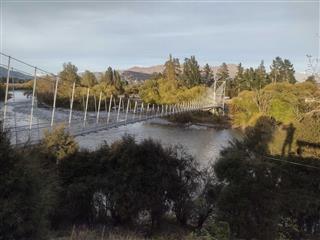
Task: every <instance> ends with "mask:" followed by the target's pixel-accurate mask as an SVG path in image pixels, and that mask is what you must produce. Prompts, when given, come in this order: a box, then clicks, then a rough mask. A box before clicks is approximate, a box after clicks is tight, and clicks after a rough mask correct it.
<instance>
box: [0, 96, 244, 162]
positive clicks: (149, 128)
mask: <svg viewBox="0 0 320 240" xmlns="http://www.w3.org/2000/svg"><path fill="white" fill-rule="evenodd" d="M30 106H31V100H30V98H28V97H26V96H25V95H24V94H23V91H16V92H15V96H14V98H11V99H10V101H9V106H8V112H7V119H8V125H9V126H11V127H12V126H14V125H16V126H21V125H26V124H28V123H29V121H30V120H29V119H30ZM0 107H1V111H2V110H3V103H2V104H1V106H0ZM81 114H82V113H81V112H77V111H75V113H74V116H75V118H81V117H82V115H81ZM92 114H93V115H94V113H92ZM67 116H68V110H66V109H59V108H58V109H57V111H56V119H58V120H61V119H66V118H67ZM50 117H51V111H50V109H47V108H38V109H36V110H35V113H34V118H33V121H34V123H38V124H43V123H48V122H49V121H50ZM14 119H16V121H14ZM125 134H129V135H133V136H134V137H135V139H136V140H137V141H141V140H143V139H146V138H152V139H156V140H158V141H160V142H161V144H162V145H164V146H170V145H177V144H178V145H182V146H183V147H184V148H185V149H186V150H187V151H188V152H189V153H190V154H192V155H193V156H194V157H195V158H196V159H197V160H198V161H199V162H200V164H201V165H207V164H208V163H209V162H212V161H215V160H216V159H217V158H218V157H219V153H220V150H221V149H223V148H224V147H226V146H228V144H229V142H230V141H231V140H232V139H233V138H237V137H239V133H238V132H237V131H236V130H233V129H214V128H209V127H203V126H197V125H191V126H188V127H185V126H180V125H176V124H171V123H170V122H168V121H166V120H165V119H155V120H148V121H146V122H138V123H134V124H130V125H127V126H121V127H118V128H112V129H108V130H104V131H99V132H94V133H90V134H87V135H84V136H78V137H76V140H77V142H78V143H79V146H80V147H81V148H86V149H89V150H93V149H96V148H98V147H99V146H100V145H101V144H103V143H104V142H107V143H109V144H111V143H113V142H114V141H116V140H118V139H121V137H122V136H124V135H125ZM12 135H14V134H12ZM12 137H13V136H12Z"/></svg>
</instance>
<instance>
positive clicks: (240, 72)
mask: <svg viewBox="0 0 320 240" xmlns="http://www.w3.org/2000/svg"><path fill="white" fill-rule="evenodd" d="M244 80H245V79H244V68H243V67H242V64H241V63H239V65H238V66H237V74H236V76H235V78H234V83H235V90H236V92H237V94H239V93H240V92H241V91H242V90H243V86H242V85H243V82H244Z"/></svg>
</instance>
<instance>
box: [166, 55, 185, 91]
mask: <svg viewBox="0 0 320 240" xmlns="http://www.w3.org/2000/svg"><path fill="white" fill-rule="evenodd" d="M180 72H181V70H180V63H179V59H178V58H173V57H172V55H171V54H170V55H169V59H168V60H167V61H166V62H165V64H164V71H163V74H164V76H165V78H166V79H167V80H168V81H169V82H171V83H172V84H173V85H174V86H175V87H177V86H178V77H179V75H180Z"/></svg>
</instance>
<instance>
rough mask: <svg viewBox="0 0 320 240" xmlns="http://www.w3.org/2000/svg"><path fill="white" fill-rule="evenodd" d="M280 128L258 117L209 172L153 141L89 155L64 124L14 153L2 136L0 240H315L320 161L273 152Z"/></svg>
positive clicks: (180, 150)
mask: <svg viewBox="0 0 320 240" xmlns="http://www.w3.org/2000/svg"><path fill="white" fill-rule="evenodd" d="M276 128H277V124H276V121H275V120H274V119H273V118H270V117H260V118H259V119H258V120H257V121H256V124H255V125H254V126H253V127H247V128H246V130H245V135H244V138H243V140H242V141H234V142H233V143H232V144H231V145H230V146H229V147H227V148H225V149H224V150H223V151H222V152H221V157H220V159H219V160H218V161H217V162H216V163H215V164H214V165H213V166H211V167H209V168H208V169H200V168H199V166H198V165H197V163H196V161H195V160H194V158H192V157H191V156H190V155H188V154H187V153H186V152H185V150H184V149H183V148H181V147H170V148H163V147H162V146H161V145H160V144H159V143H157V142H155V141H153V140H150V139H147V140H143V141H142V142H141V143H137V142H136V141H135V140H134V139H133V138H132V137H130V136H125V137H123V139H122V140H121V141H118V142H115V143H114V144H112V145H111V146H109V145H106V144H104V145H102V146H101V147H100V148H99V149H98V150H96V151H92V152H89V151H85V150H80V149H79V148H78V146H77V144H76V143H75V142H74V140H73V138H72V137H70V136H68V135H67V134H66V133H64V130H63V128H62V127H61V128H58V129H56V130H55V131H54V132H52V133H47V134H46V137H45V139H44V140H43V142H42V143H41V144H40V145H39V146H35V147H33V148H31V149H30V147H28V148H25V149H24V148H23V149H13V148H12V147H11V146H10V144H9V142H8V136H7V133H5V132H1V135H0V137H1V141H0V157H1V159H3V160H5V161H1V168H0V178H1V183H2V184H1V186H0V192H1V196H0V209H1V210H0V218H1V219H3V221H0V236H1V237H0V239H34V240H35V239H46V238H47V237H48V235H51V236H56V237H59V236H61V235H62V236H65V237H70V236H71V235H72V236H74V237H75V236H77V235H76V234H87V235H88V236H89V235H90V234H92V236H94V234H96V235H97V234H102V232H103V233H104V236H108V234H113V237H114V239H117V237H118V239H121V238H119V236H124V235H125V234H126V233H124V232H129V235H132V238H131V239H139V238H149V239H151V238H152V239H217V238H218V239H230V238H233V239H262V240H264V239H266V240H272V239H317V238H318V237H319V234H320V226H319V220H320V211H319V209H320V202H319V197H320V190H319V182H320V177H319V176H320V174H319V171H320V161H319V160H320V159H319V158H317V157H315V156H313V157H303V156H294V155H285V156H281V155H276V154H271V152H270V149H269V147H268V145H269V143H272V142H273V137H274V132H275V130H276ZM274 159H276V160H274ZM103 226H104V227H103ZM103 229H104V230H103ZM117 229H118V230H117ZM117 231H118V232H119V231H120V233H119V234H118V233H117ZM79 232H80V233H79ZM121 232H122V233H121ZM130 232H131V233H132V232H135V233H136V234H130ZM100 236H101V235H100ZM134 236H135V237H134ZM75 239H77V238H75ZM92 239H94V238H92ZM96 239H99V238H96ZM106 239H107V238H106ZM129 239H130V238H129Z"/></svg>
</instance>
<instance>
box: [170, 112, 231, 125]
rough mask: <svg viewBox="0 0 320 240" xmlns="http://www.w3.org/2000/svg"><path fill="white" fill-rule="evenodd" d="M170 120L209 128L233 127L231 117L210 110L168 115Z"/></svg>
mask: <svg viewBox="0 0 320 240" xmlns="http://www.w3.org/2000/svg"><path fill="white" fill-rule="evenodd" d="M167 119H168V121H169V122H171V123H175V124H183V125H185V126H192V125H197V126H202V127H207V128H216V129H228V128H231V121H230V118H229V117H228V116H227V115H225V116H223V115H218V114H213V113H212V112H209V111H196V112H185V113H179V114H176V115H173V116H169V117H167Z"/></svg>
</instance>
